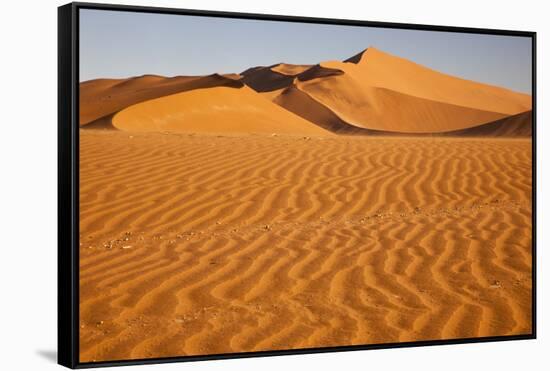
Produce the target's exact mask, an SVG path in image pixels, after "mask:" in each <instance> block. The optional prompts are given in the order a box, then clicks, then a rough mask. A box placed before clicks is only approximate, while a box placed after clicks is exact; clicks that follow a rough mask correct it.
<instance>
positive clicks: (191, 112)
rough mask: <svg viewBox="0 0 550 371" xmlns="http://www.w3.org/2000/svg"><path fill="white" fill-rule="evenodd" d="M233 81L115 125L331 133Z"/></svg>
mask: <svg viewBox="0 0 550 371" xmlns="http://www.w3.org/2000/svg"><path fill="white" fill-rule="evenodd" d="M233 82H234V83H235V84H234V85H232V86H228V85H227V84H224V85H223V86H222V85H221V86H215V87H209V88H203V89H195V90H192V91H186V92H182V93H178V94H172V95H168V96H164V97H161V98H156V99H151V100H148V101H146V102H142V103H138V104H135V105H133V106H130V107H128V108H125V109H123V110H122V111H120V112H118V113H117V114H115V115H114V116H113V119H112V124H113V126H114V127H115V128H117V129H121V130H127V131H185V132H208V133H227V132H230V133H266V134H271V133H283V134H297V135H329V134H330V133H329V132H327V131H326V130H324V129H323V128H321V127H319V126H317V125H315V124H313V123H311V122H309V121H307V120H304V119H303V118H301V117H300V116H297V115H295V114H293V113H292V112H289V111H287V110H285V109H283V108H281V107H280V106H278V105H276V104H274V103H272V102H270V101H269V100H267V99H264V98H262V97H261V96H260V95H259V94H258V93H256V92H255V91H254V90H252V89H250V88H249V87H247V86H244V85H243V84H242V83H240V82H238V81H233ZM239 84H240V85H239Z"/></svg>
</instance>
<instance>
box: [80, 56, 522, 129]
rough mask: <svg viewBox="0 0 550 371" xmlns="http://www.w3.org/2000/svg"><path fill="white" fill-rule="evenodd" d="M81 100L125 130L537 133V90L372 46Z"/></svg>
mask: <svg viewBox="0 0 550 371" xmlns="http://www.w3.org/2000/svg"><path fill="white" fill-rule="evenodd" d="M243 84H245V85H247V86H248V87H249V88H252V89H253V90H252V89H249V88H248V87H243V86H242V85H243ZM221 87H228V89H218V88H221ZM195 90H196V92H195V93H193V94H190V93H191V91H195ZM211 93H212V95H211V96H210V94H211ZM171 95H177V96H178V97H177V98H173V97H171ZM158 99H160V100H158ZM226 99H227V102H224V100H226ZM80 102H81V112H80V124H81V125H89V126H88V127H96V128H97V127H102V128H106V127H112V126H113V125H114V127H116V128H118V129H122V130H146V131H154V130H167V131H198V132H203V131H204V132H214V131H217V130H220V131H221V132H239V133H244V132H248V133H266V132H273V133H295V134H304V135H305V134H316V133H318V134H323V135H326V134H328V133H327V130H328V131H330V132H333V133H337V134H364V135H377V134H378V135H453V136H454V135H460V136H472V135H476V136H508V137H509V136H530V135H531V121H532V118H531V117H532V114H531V96H530V95H527V94H521V93H516V92H513V91H511V90H508V89H504V88H500V87H495V86H491V85H487V84H481V83H478V82H474V81H470V80H465V79H462V78H457V77H453V76H450V75H446V74H443V73H440V72H437V71H434V70H432V69H429V68H426V67H423V66H421V65H419V64H416V63H414V62H411V61H408V60H406V59H403V58H399V57H396V56H392V55H390V54H387V53H384V52H382V51H380V50H378V49H376V48H372V47H370V48H368V49H366V50H365V51H363V52H361V53H359V54H356V55H354V56H353V57H351V58H348V59H347V60H345V61H344V62H339V61H329V62H321V63H319V64H316V65H292V64H285V63H279V64H275V65H271V66H267V67H264V66H261V67H253V68H249V69H247V70H245V71H243V72H241V73H240V74H231V75H224V76H221V75H218V74H214V75H210V76H200V77H189V76H178V77H173V78H165V77H161V76H152V75H146V76H141V77H136V78H131V79H126V80H107V79H101V80H93V81H88V82H84V83H82V84H81V95H80ZM169 102H170V104H172V105H173V106H170V107H169V106H168V103H169ZM225 106H227V107H230V108H227V109H220V108H219V107H225ZM274 106H275V107H274ZM277 106H280V107H282V108H283V110H280V109H279V108H280V107H277ZM153 107H155V108H153ZM130 113H131V114H130ZM155 114H159V115H160V116H158V117H153V116H154V115H155ZM140 115H142V116H140ZM296 116H299V118H300V119H299V118H298V117H296ZM128 120H132V122H130V121H128ZM205 120H206V121H205ZM208 120H217V121H218V122H217V123H213V122H211V121H208ZM253 120H258V122H257V123H256V124H254V123H253ZM277 120H278V121H277ZM191 121H193V122H191ZM229 121H231V123H230V124H229ZM306 121H307V122H306ZM292 125H296V127H295V128H293V127H292ZM302 130H303V131H302Z"/></svg>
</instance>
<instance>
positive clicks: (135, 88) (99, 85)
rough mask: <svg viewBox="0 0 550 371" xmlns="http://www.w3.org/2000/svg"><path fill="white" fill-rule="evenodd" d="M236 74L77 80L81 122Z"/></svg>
mask: <svg viewBox="0 0 550 371" xmlns="http://www.w3.org/2000/svg"><path fill="white" fill-rule="evenodd" d="M238 78H240V76H239V75H225V76H221V75H218V74H213V75H209V76H176V77H171V78H167V77H162V76H152V75H145V76H139V77H133V78H130V79H98V80H91V81H86V82H83V83H81V84H80V125H81V126H84V125H87V124H90V123H92V122H93V121H96V120H98V119H101V118H103V117H106V116H109V115H112V114H114V113H116V112H118V111H120V110H121V109H124V108H126V107H128V106H130V105H132V104H136V103H140V102H144V101H146V100H149V99H154V98H158V97H162V96H165V95H169V94H174V93H178V92H182V91H188V90H193V89H198V88H205V87H210V86H220V85H230V84H231V82H232V81H233V80H236V79H238Z"/></svg>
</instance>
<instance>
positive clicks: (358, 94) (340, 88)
mask: <svg viewBox="0 0 550 371" xmlns="http://www.w3.org/2000/svg"><path fill="white" fill-rule="evenodd" d="M353 60H355V61H356V63H352V62H347V63H342V62H325V63H321V64H320V65H319V66H315V67H313V68H312V69H310V70H308V71H305V72H303V73H302V74H300V75H298V76H297V79H296V80H295V81H294V85H295V86H296V87H297V88H298V89H300V90H302V91H303V92H305V93H307V94H308V95H309V96H310V97H311V98H312V99H314V100H316V101H317V102H319V103H320V104H322V105H323V106H325V107H326V108H327V109H329V110H330V111H332V112H333V113H334V114H335V115H336V116H338V117H339V118H340V119H341V120H342V121H344V122H346V123H347V124H349V125H353V126H357V127H361V128H364V129H370V130H377V131H384V132H387V133H392V132H395V133H408V134H415V133H416V134H422V133H442V132H451V131H457V130H464V129H467V128H471V127H475V126H479V125H483V124H486V123H490V122H494V121H497V120H500V119H502V118H505V117H507V116H510V115H515V114H518V113H522V112H525V111H529V110H530V109H531V103H530V102H531V97H530V96H529V95H525V94H519V93H514V92H511V91H509V90H506V89H502V88H496V87H493V86H489V85H484V84H479V83H475V82H472V81H467V80H463V79H458V78H455V77H451V76H448V75H445V74H441V73H438V72H436V71H432V70H429V69H427V68H425V67H422V66H420V65H417V64H415V63H412V62H409V61H406V60H403V59H401V58H397V57H393V56H390V55H388V54H385V53H383V52H380V51H378V50H376V49H374V48H369V49H368V50H367V51H366V52H364V53H363V54H361V58H360V59H357V58H355V59H353ZM314 69H317V71H314ZM321 71H322V72H321ZM331 71H332V72H331ZM308 74H309V75H310V76H308ZM303 77H305V78H303ZM278 102H279V103H283V102H282V101H281V100H280V101H278ZM284 103H288V102H284ZM282 106H283V107H285V108H287V107H288V105H285V104H282ZM505 131H506V132H507V133H509V134H510V133H511V131H507V130H503V132H505Z"/></svg>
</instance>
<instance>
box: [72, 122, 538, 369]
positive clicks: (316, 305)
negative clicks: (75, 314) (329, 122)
mask: <svg viewBox="0 0 550 371" xmlns="http://www.w3.org/2000/svg"><path fill="white" fill-rule="evenodd" d="M80 136H81V137H80V141H81V144H80V156H81V162H80V215H81V220H80V240H81V243H80V303H81V305H80V355H81V361H83V362H85V361H93V360H95V361H101V360H117V359H135V358H149V357H167V356H181V355H197V354H214V353H227V352H243V351H261V350H273V349H289V348H309V347H325V346H338V345H348V344H371V343H385V342H398V341H413V340H428V339H451V338H463V337H466V338H467V337H477V336H494V335H510V334H526V333H530V331H531V288H532V286H531V247H532V239H531V213H532V198H531V187H532V184H531V165H532V164H531V161H532V157H531V142H530V141H529V140H511V139H510V140H507V139H448V138H447V139H444V138H438V139H430V138H424V139H411V138H387V139H386V138H375V139H369V138H365V137H336V136H335V137H325V138H308V137H305V138H304V137H282V136H248V137H228V136H225V137H224V136H215V135H212V136H198V135H197V136H194V135H188V134H182V135H178V134H161V133H157V134H129V133H125V132H120V131H118V132H117V131H93V130H89V129H88V130H86V129H81V131H80Z"/></svg>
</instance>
